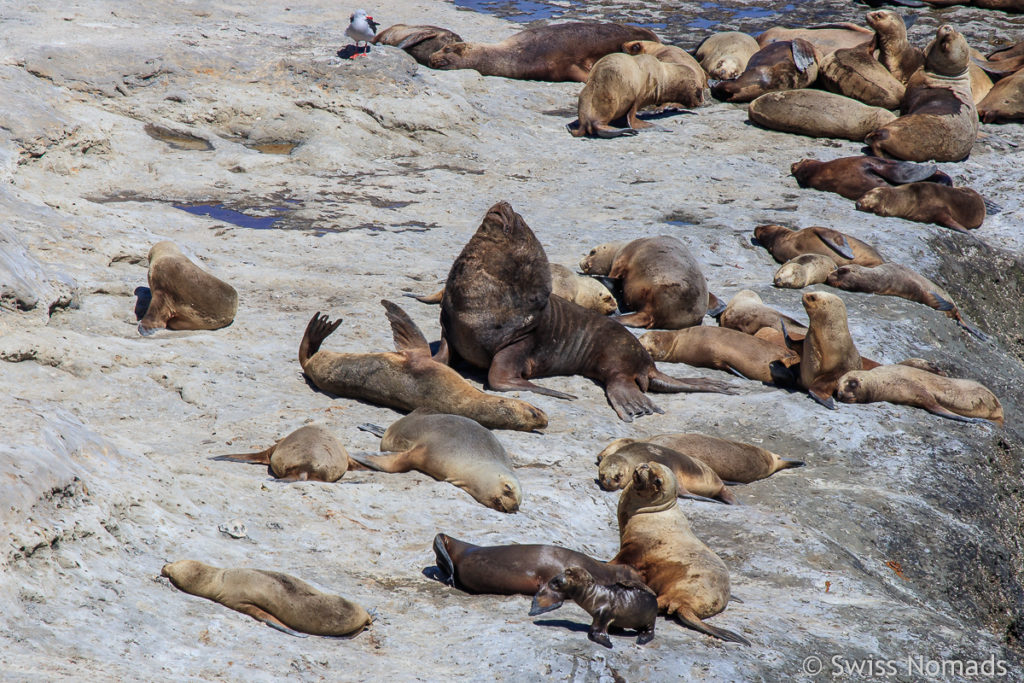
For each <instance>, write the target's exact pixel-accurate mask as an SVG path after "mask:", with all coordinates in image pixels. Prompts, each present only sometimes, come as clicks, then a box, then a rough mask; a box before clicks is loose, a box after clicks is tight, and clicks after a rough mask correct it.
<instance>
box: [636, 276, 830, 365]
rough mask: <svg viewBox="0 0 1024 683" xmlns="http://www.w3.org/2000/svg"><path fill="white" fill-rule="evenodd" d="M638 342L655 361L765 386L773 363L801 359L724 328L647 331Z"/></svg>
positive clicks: (791, 353) (767, 343) (788, 351)
mask: <svg viewBox="0 0 1024 683" xmlns="http://www.w3.org/2000/svg"><path fill="white" fill-rule="evenodd" d="M820 258H825V257H824V256H822V257H820ZM829 263H830V264H831V263H832V262H831V261H829ZM832 267H833V268H834V267H835V265H834V264H832ZM640 343H641V344H643V346H644V348H645V349H647V351H648V352H649V353H650V354H651V358H653V359H654V360H655V361H656V362H657V361H661V362H665V363H686V364H687V365H692V366H694V367H697V368H714V369H716V370H724V371H725V372H731V373H733V374H734V375H739V376H740V377H743V378H744V379H752V380H757V381H758V382H766V383H771V382H773V381H774V380H773V378H772V364H773V363H781V364H782V365H784V366H787V367H788V366H790V365H795V364H796V363H798V362H799V361H800V357H799V356H798V355H797V354H795V353H793V352H792V351H790V350H788V349H785V348H780V347H778V346H776V345H775V344H772V343H771V342H766V341H764V340H762V339H758V338H757V337H754V336H752V335H749V334H744V333H743V332H740V331H739V330H730V329H728V328H726V327H705V326H701V327H688V328H686V329H683V330H670V331H664V332H663V331H660V330H659V331H655V332H647V333H646V334H644V335H643V336H642V337H640Z"/></svg>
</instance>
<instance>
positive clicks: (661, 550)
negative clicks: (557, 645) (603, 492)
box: [612, 462, 750, 645]
mask: <svg viewBox="0 0 1024 683" xmlns="http://www.w3.org/2000/svg"><path fill="white" fill-rule="evenodd" d="M618 517H619V538H620V546H619V554H618V555H616V556H615V559H613V560H612V562H613V563H615V564H624V565H629V566H631V567H633V568H634V569H636V570H637V571H638V572H639V573H640V576H641V577H642V578H643V581H644V583H646V584H647V585H648V586H650V587H651V589H652V590H653V591H654V592H655V593H657V594H658V608H659V609H660V610H662V611H664V612H666V613H667V614H668V615H669V616H672V615H673V614H674V615H675V616H676V618H677V619H679V621H681V622H682V623H683V624H685V625H687V626H689V627H690V628H693V629H696V630H698V631H700V632H702V633H707V634H708V635H712V636H715V637H716V638H721V639H722V640H727V641H731V642H735V643H743V644H745V645H749V644H750V643H749V642H748V641H747V639H746V638H744V637H743V636H741V635H739V634H737V633H733V632H732V631H727V630H725V629H721V628H717V627H715V626H709V625H708V624H705V623H704V622H703V621H701V619H706V618H708V617H710V616H714V615H716V614H718V613H719V612H721V611H722V610H724V609H725V607H726V605H727V604H728V603H729V598H730V592H729V570H728V569H727V568H726V566H725V563H724V562H722V560H721V558H719V557H718V555H716V554H715V553H714V552H712V551H711V549H710V548H708V547H707V546H706V545H704V544H703V543H701V542H700V540H698V538H697V537H696V536H694V535H693V531H692V530H691V529H690V523H689V522H688V521H687V519H686V517H685V516H684V515H683V513H682V511H681V510H680V509H679V507H678V505H677V504H676V481H675V477H674V476H673V475H672V471H671V470H670V469H668V468H667V467H665V466H664V465H661V464H658V463H656V462H653V463H642V464H640V465H638V466H637V468H636V470H634V471H633V478H632V481H630V483H629V485H628V486H627V487H626V490H625V491H623V492H622V497H621V498H619V510H618Z"/></svg>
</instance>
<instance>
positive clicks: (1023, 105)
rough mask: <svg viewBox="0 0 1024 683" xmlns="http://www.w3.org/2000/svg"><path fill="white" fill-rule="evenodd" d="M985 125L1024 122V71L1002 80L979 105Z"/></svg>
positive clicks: (980, 114) (979, 111)
mask: <svg viewBox="0 0 1024 683" xmlns="http://www.w3.org/2000/svg"><path fill="white" fill-rule="evenodd" d="M978 115H979V116H981V120H982V121H984V122H985V123H1011V122H1019V121H1024V70H1021V71H1018V72H1017V73H1015V74H1013V75H1012V76H1009V77H1008V78H1004V79H1002V80H1000V81H999V82H998V83H996V84H995V86H994V87H993V88H992V90H991V91H990V92H989V94H988V95H986V96H985V99H983V100H982V101H981V104H979V105H978Z"/></svg>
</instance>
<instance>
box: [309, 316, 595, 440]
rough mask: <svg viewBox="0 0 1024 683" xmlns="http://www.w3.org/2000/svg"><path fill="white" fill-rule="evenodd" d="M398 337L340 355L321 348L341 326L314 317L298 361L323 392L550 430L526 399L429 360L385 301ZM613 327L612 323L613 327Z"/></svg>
mask: <svg viewBox="0 0 1024 683" xmlns="http://www.w3.org/2000/svg"><path fill="white" fill-rule="evenodd" d="M381 303H382V304H383V305H384V308H385V310H386V311H387V316H388V320H389V321H390V322H391V330H392V332H393V334H394V338H395V348H396V349H397V350H396V351H395V352H392V353H337V352H335V351H324V350H321V349H320V345H321V344H323V341H324V340H325V339H326V338H327V337H328V336H330V334H331V333H332V332H334V330H336V329H337V328H338V326H339V325H340V324H341V320H338V321H336V322H333V323H332V322H330V321H329V320H328V319H327V316H323V317H321V316H320V313H316V314H315V315H314V316H313V317H312V319H310V321H309V324H308V325H307V326H306V332H305V334H304V335H303V337H302V343H301V344H300V345H299V363H300V364H301V365H302V371H303V373H305V375H306V376H307V377H309V379H310V380H312V382H313V384H315V385H316V386H317V387H318V388H319V389H322V390H323V391H327V392H330V393H332V394H336V395H338V396H343V397H345V398H357V399H361V400H364V401H369V402H370V403H375V404H377V405H383V406H388V407H390V408H397V409H398V410H407V411H412V410H415V409H416V408H428V409H430V410H433V411H436V412H439V413H450V414H452V415H463V416H465V417H468V418H470V419H472V420H476V421H477V422H479V423H480V424H482V425H483V426H484V427H487V428H489V429H518V430H521V431H526V432H529V431H533V430H534V429H542V428H544V427H546V426H547V424H548V418H547V415H545V414H544V412H543V411H542V410H540V409H539V408H535V407H534V406H532V405H530V404H529V403H527V402H526V401H520V400H518V399H513V398H505V397H502V396H491V395H490V394H485V393H484V392H482V391H480V390H479V389H477V388H475V387H474V386H472V385H471V384H470V383H469V382H467V381H466V380H465V379H463V377H462V375H460V374H459V373H457V372H455V370H452V369H451V368H450V367H448V366H447V365H444V364H443V363H438V362H436V361H434V360H433V359H432V358H431V356H430V346H429V344H427V340H426V339H425V338H424V337H423V333H422V332H420V330H419V328H418V327H417V326H416V323H414V322H413V321H412V319H411V318H409V316H408V315H406V313H405V311H403V310H402V309H401V308H399V307H398V306H396V305H395V304H393V303H391V302H390V301H382V302H381ZM613 324H614V323H613Z"/></svg>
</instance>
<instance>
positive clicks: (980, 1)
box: [925, 0, 1024, 13]
mask: <svg viewBox="0 0 1024 683" xmlns="http://www.w3.org/2000/svg"><path fill="white" fill-rule="evenodd" d="M925 1H926V2H927V3H928V4H929V5H935V6H936V7H952V6H953V5H973V6H974V7H980V8H981V9H997V10H1002V11H1003V12H1016V13H1020V12H1024V0H925Z"/></svg>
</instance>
